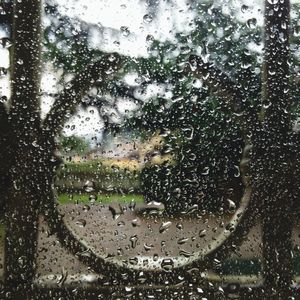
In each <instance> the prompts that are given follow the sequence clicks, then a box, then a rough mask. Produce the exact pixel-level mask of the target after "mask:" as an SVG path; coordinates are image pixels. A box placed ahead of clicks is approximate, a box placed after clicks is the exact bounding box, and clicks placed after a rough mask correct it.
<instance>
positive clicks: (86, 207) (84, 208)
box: [82, 204, 91, 212]
mask: <svg viewBox="0 0 300 300" xmlns="http://www.w3.org/2000/svg"><path fill="white" fill-rule="evenodd" d="M90 209H91V207H90V206H88V205H87V204H86V205H83V207H82V210H83V211H85V212H87V211H89V210H90Z"/></svg>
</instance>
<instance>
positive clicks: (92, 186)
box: [83, 180, 95, 193]
mask: <svg viewBox="0 0 300 300" xmlns="http://www.w3.org/2000/svg"><path fill="white" fill-rule="evenodd" d="M83 188H84V190H85V191H86V192H87V193H91V192H92V191H94V189H95V183H94V182H93V181H90V180H87V181H86V182H85V184H84V186H83Z"/></svg>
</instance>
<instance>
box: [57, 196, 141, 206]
mask: <svg viewBox="0 0 300 300" xmlns="http://www.w3.org/2000/svg"><path fill="white" fill-rule="evenodd" d="M95 196H96V197H95ZM94 200H96V201H97V202H98V203H110V202H112V201H119V202H121V203H129V202H131V201H135V202H136V203H139V202H143V201H144V198H143V196H142V195H137V194H126V195H120V194H88V193H82V194H77V193H74V194H60V195H58V201H59V203H61V204H69V203H90V202H91V201H94Z"/></svg>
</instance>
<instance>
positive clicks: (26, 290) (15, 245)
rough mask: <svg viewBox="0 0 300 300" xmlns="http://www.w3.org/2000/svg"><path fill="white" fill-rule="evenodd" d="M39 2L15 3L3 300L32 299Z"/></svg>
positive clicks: (38, 103)
mask: <svg viewBox="0 0 300 300" xmlns="http://www.w3.org/2000/svg"><path fill="white" fill-rule="evenodd" d="M40 10H41V0H22V1H19V0H15V1H14V13H13V28H12V36H13V37H12V41H13V46H12V47H13V49H12V53H11V90H12V95H11V102H10V112H9V120H10V124H11V130H12V140H13V149H14V151H13V153H11V155H13V156H14V157H13V162H12V166H11V169H10V177H11V181H12V185H11V189H10V191H9V193H8V201H7V211H6V240H5V274H4V275H5V286H6V291H7V294H6V298H7V299H24V298H25V299H27V298H30V296H29V295H30V291H31V288H32V281H33V278H34V274H35V256H36V242H37V224H38V209H37V199H36V197H35V196H34V192H33V191H34V190H35V189H37V188H38V187H37V186H36V185H35V183H34V182H35V181H34V179H35V177H36V176H37V175H38V174H36V172H37V170H36V169H37V168H35V163H36V162H35V161H34V160H35V159H37V157H36V156H35V155H34V153H33V152H32V151H33V150H32V149H35V148H36V147H37V145H35V143H36V141H35V139H36V134H37V132H38V131H39V127H40V112H39V109H40V99H39V94H40V63H41V59H40V48H41V45H40V43H41V41H40V40H41V20H40V18H41V11H40Z"/></svg>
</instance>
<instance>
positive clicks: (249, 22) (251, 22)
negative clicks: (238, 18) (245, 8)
mask: <svg viewBox="0 0 300 300" xmlns="http://www.w3.org/2000/svg"><path fill="white" fill-rule="evenodd" d="M246 24H247V27H248V28H250V29H253V28H255V27H256V24H257V20H256V19H255V18H252V19H249V20H247V22H246Z"/></svg>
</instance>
